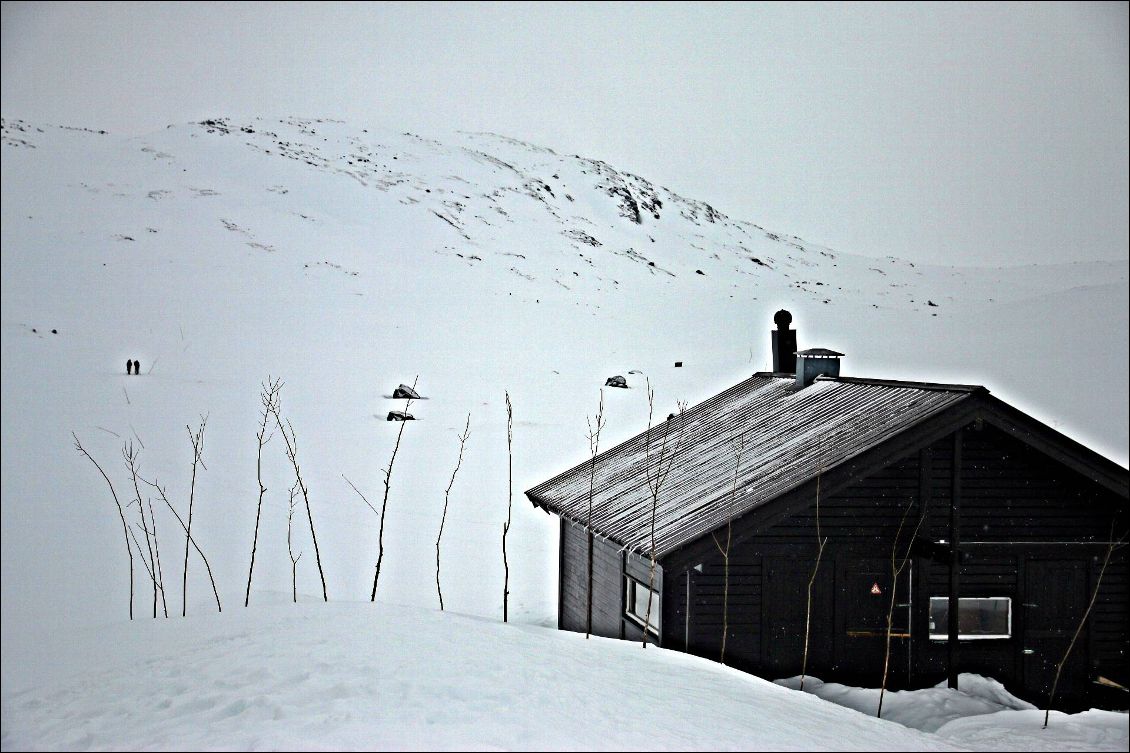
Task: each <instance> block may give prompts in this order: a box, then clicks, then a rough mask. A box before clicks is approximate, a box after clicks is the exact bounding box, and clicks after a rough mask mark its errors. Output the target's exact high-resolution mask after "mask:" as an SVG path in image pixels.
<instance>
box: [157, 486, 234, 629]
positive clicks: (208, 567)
mask: <svg viewBox="0 0 1130 753" xmlns="http://www.w3.org/2000/svg"><path fill="white" fill-rule="evenodd" d="M141 483H143V484H146V485H147V486H151V487H153V488H154V489H155V490H156V491H157V495H158V496H159V497H161V500H162V501H163V502H164V503H165V506H166V507H168V508H169V511H170V512H171V513H172V514H173V517H175V518H176V519H177V522H178V523H180V527H181V530H183V531H184V535H185V538H186V539H188V541H189V543H190V544H192V547H193V548H194V549H195V550H196V553H197V554H199V555H200V559H201V560H203V562H204V567H205V569H206V570H207V571H208V580H209V581H211V583H212V594H213V595H214V596H215V597H216V611H219V612H222V611H224V609H223V607H222V606H220V591H219V589H217V588H216V579H215V578H213V577H212V566H211V565H210V564H209V563H208V558H207V557H205V556H204V551H203V550H202V549H201V548H200V545H199V544H197V543H196V539H195V538H194V537H193V536H192V535H191V534H190V533H189V532H188V526H187V525H186V524H185V522H184V518H182V517H181V516H180V513H178V512H177V508H175V507H173V503H172V502H170V501H169V497H168V495H167V494H166V493H165V487H163V486H160V485H158V483H157V479H153V480H152V481H148V480H146V479H144V478H143V479H141Z"/></svg>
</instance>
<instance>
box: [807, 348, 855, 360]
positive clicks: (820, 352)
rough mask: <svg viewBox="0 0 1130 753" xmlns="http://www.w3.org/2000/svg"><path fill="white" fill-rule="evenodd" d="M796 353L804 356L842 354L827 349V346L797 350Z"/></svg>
mask: <svg viewBox="0 0 1130 753" xmlns="http://www.w3.org/2000/svg"><path fill="white" fill-rule="evenodd" d="M796 355H798V356H804V357H806V358H813V357H819V358H840V357H841V356H843V355H844V354H843V353H837V352H836V351H834V350H828V349H827V348H809V349H808V350H798V351H797V352H796Z"/></svg>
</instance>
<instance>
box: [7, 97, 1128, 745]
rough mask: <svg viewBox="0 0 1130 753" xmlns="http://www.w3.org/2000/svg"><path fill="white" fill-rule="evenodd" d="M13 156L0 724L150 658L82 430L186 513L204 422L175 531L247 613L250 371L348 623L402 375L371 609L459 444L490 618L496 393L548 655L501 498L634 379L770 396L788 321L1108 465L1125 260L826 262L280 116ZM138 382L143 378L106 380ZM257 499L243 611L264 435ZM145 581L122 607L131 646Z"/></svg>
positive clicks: (268, 535) (462, 599)
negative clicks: (117, 650) (509, 414)
mask: <svg viewBox="0 0 1130 753" xmlns="http://www.w3.org/2000/svg"><path fill="white" fill-rule="evenodd" d="M2 130H3V145H2V146H0V155H2V157H3V161H2V181H3V208H2V225H0V228H2V229H0V233H2V249H3V254H2V261H0V264H2V279H3V289H2V299H0V327H2V336H3V341H2V342H3V359H2V397H3V446H2V450H3V452H2V464H3V475H2V505H3V509H2V511H3V516H2V520H3V524H2V525H3V528H2V546H3V572H2V580H0V587H2V590H3V677H2V679H3V689H4V696H5V698H6V699H7V698H9V697H10V694H11V693H13V692H15V691H16V690H18V689H22V688H27V687H32V686H35V685H37V684H38V683H39V682H40V680H41V678H42V677H43V676H45V675H47V676H54V675H55V674H56V672H55V671H54V670H57V669H59V667H55V666H52V665H53V662H55V661H57V660H58V659H57V657H63V656H66V657H72V656H74V654H73V653H69V652H67V651H64V648H65V647H68V646H70V644H71V643H72V642H73V640H74V637H75V636H77V635H84V636H89V635H90V634H91V631H93V633H94V634H98V633H99V631H102V632H106V633H108V634H112V635H114V636H115V637H114V639H113V640H123V639H122V638H121V635H122V633H123V632H124V631H129V630H137V629H140V628H139V627H138V626H137V625H136V624H135V625H132V626H131V625H127V624H125V621H126V615H127V606H128V589H129V576H128V572H129V571H128V560H127V558H126V552H125V545H124V543H123V539H122V530H121V524H120V522H119V520H118V516H117V512H116V510H115V508H114V505H113V500H112V498H111V496H110V493H109V489H108V488H107V486H106V484H105V482H104V481H103V479H102V478H101V477H100V476H99V475H98V473H97V471H96V469H95V468H94V467H93V466H92V465H91V464H90V463H89V462H88V461H87V460H86V459H85V458H83V457H81V456H80V455H79V454H78V453H76V452H75V451H74V448H73V439H72V436H71V434H72V432H74V434H75V435H77V436H78V438H79V439H80V440H81V442H82V443H83V445H84V446H85V447H86V448H87V449H88V450H89V451H90V452H91V454H92V455H93V456H94V457H95V458H96V459H97V460H98V461H99V462H100V463H101V464H102V466H103V468H105V469H106V470H107V473H109V474H110V476H111V479H112V480H113V482H114V484H115V487H116V490H117V492H118V494H119V495H120V496H121V497H122V498H123V503H124V502H126V501H128V500H129V499H132V496H133V490H132V487H131V486H130V485H129V483H128V481H129V479H128V475H127V474H126V472H125V470H124V467H123V465H122V460H121V451H122V447H123V444H125V443H127V442H131V441H132V442H133V443H134V445H135V447H136V448H139V449H140V451H141V454H140V465H141V473H142V475H143V476H144V477H145V478H147V479H150V480H152V479H153V478H154V477H156V478H157V479H158V480H159V481H160V482H161V483H162V484H167V485H168V492H169V496H170V500H171V501H172V502H173V504H175V505H177V507H178V509H179V510H180V511H181V512H182V513H183V512H185V511H187V506H188V494H189V477H190V473H191V446H190V444H189V441H188V436H187V432H186V430H185V427H186V426H192V427H193V428H195V427H196V426H197V424H198V423H199V421H200V416H201V415H207V430H206V436H205V447H204V462H205V464H206V470H202V471H200V473H199V475H198V479H197V483H196V488H195V507H194V519H193V534H194V537H195V538H196V539H197V541H198V542H199V544H200V546H201V547H202V548H203V549H204V551H205V553H206V554H207V555H208V557H209V559H210V561H211V565H212V568H213V570H214V572H215V576H216V580H217V583H218V585H219V591H220V597H221V600H222V603H223V609H224V613H225V616H226V615H227V614H228V613H229V612H238V611H239V610H242V603H243V595H244V588H245V586H246V581H247V567H248V560H249V558H250V553H251V539H252V532H253V530H254V526H255V518H256V501H257V499H258V495H259V487H258V483H257V481H256V452H255V451H256V438H255V434H256V431H257V429H258V420H259V417H258V411H259V391H260V384H261V383H262V382H263V381H264V380H265V379H267V378H268V376H272V377H278V378H281V379H282V380H283V381H284V382H285V386H284V387H283V391H282V400H283V414H284V416H285V418H288V419H289V420H290V421H291V422H292V424H293V427H294V430H295V432H296V435H297V439H298V459H299V461H300V462H301V465H302V469H303V475H304V478H305V481H306V484H307V486H308V487H309V492H310V504H311V511H312V514H313V518H314V523H315V524H316V526H317V534H318V543H319V545H320V551H321V559H322V562H323V565H324V566H325V574H326V581H327V588H328V595H329V599H330V600H331V601H332V602H341V601H358V602H361V601H367V600H368V597H369V592H370V588H371V586H372V580H373V565H374V563H375V561H376V557H377V530H378V523H379V521H378V519H377V517H376V516H375V515H374V514H373V513H372V512H371V511H370V510H369V509H368V508H367V507H366V506H365V504H364V503H363V502H362V501H361V499H360V498H359V497H358V495H357V494H356V493H355V492H354V491H353V490H352V489H350V487H349V485H348V483H347V482H346V480H345V479H344V478H343V476H344V477H346V478H348V479H349V481H351V482H353V483H354V484H356V485H357V487H358V488H359V489H360V490H361V491H363V492H364V493H365V494H366V496H367V497H368V499H369V500H370V501H378V502H379V500H380V499H381V497H382V495H383V491H384V487H383V485H382V480H383V475H382V472H381V471H382V469H383V468H385V467H386V466H387V465H388V461H389V457H390V454H391V452H392V450H393V447H394V444H395V442H396V439H397V432H398V431H399V430H400V429H401V426H402V425H401V424H400V423H396V422H388V421H386V420H385V417H386V414H387V413H388V411H390V410H399V409H402V408H403V407H404V405H403V401H401V400H392V399H391V398H390V396H391V394H392V390H393V389H394V388H395V387H396V386H397V385H398V384H401V383H406V384H411V383H412V382H413V380H414V379H416V378H417V377H418V389H419V390H420V392H421V393H422V394H423V395H424V396H425V397H426V398H427V399H426V400H421V401H418V402H414V403H413V404H412V406H411V408H410V411H411V412H412V413H413V414H414V415H415V416H416V418H417V419H419V420H418V421H415V422H412V423H409V424H405V425H403V426H404V435H403V440H402V442H401V445H400V450H399V454H398V457H397V461H396V465H395V467H394V470H393V474H392V478H391V486H390V491H389V501H388V516H387V520H386V525H385V536H384V544H385V555H384V560H383V566H382V571H381V580H380V588H379V591H378V595H377V601H378V605H377V612H376V614H383V613H382V612H381V611H380V610H381V607H382V605H392V604H399V605H411V606H414V607H419V608H425V609H434V608H435V607H436V606H437V599H436V591H435V541H436V534H437V531H438V527H439V521H440V515H441V512H442V509H443V502H444V490H445V488H446V487H447V485H448V482H449V480H450V476H451V471H452V469H453V467H454V464H455V460H456V456H457V453H458V448H459V445H458V440H457V438H456V435H457V433H458V432H459V431H460V430H461V429H462V428H463V426H464V421H465V420H466V417H467V415H468V414H470V417H471V418H470V422H471V437H470V439H469V441H468V443H467V451H466V457H465V460H464V464H463V467H462V468H461V470H460V472H459V475H458V477H457V478H456V480H455V483H454V485H453V488H452V491H451V506H450V510H449V512H448V517H447V522H446V527H445V529H444V539H443V549H442V557H443V591H444V601H445V606H446V608H447V609H448V610H449V611H451V612H455V613H457V614H461V615H472V616H475V617H479V618H489V619H492V620H493V619H497V618H498V617H500V615H501V609H502V590H503V563H502V556H501V534H502V525H503V523H504V521H505V520H506V518H507V501H508V477H507V467H508V454H507V440H506V430H507V421H506V412H505V405H504V396H505V393H506V392H507V391H508V392H509V394H510V397H511V399H512V402H513V406H514V427H513V443H514V444H513V483H512V492H513V521H514V522H513V527H512V529H511V531H510V538H509V544H508V547H509V551H510V558H511V559H510V571H511V578H510V589H511V597H510V599H511V601H510V611H511V616H512V619H513V620H515V621H516V622H518V623H520V624H522V625H526V626H531V625H553V624H555V615H556V598H557V597H556V586H555V582H556V568H557V548H556V540H557V527H556V520H555V519H552V518H550V517H548V516H546V515H544V514H543V513H541V512H535V511H534V510H532V508H531V507H530V505H529V503H528V502H526V501H525V499H524V497H523V496H522V495H521V492H522V491H523V490H525V489H527V488H530V487H531V486H533V485H535V484H537V483H539V482H541V481H543V480H545V479H546V478H548V477H550V476H551V475H553V474H555V473H557V472H559V471H561V470H563V469H565V468H567V467H568V466H570V465H572V464H574V463H576V462H578V461H579V460H581V459H582V458H583V457H585V454H586V452H587V448H588V444H587V440H586V438H585V416H586V415H587V414H591V413H592V412H594V411H595V409H596V405H597V400H598V397H599V394H598V390H599V388H600V387H601V385H603V383H604V380H605V378H606V377H608V376H611V375H614V374H621V375H624V376H626V377H627V378H628V382H629V385H630V386H631V389H628V390H605V403H606V411H605V412H606V417H607V420H608V424H607V426H608V428H607V430H606V435H605V439H604V440H603V441H602V444H604V445H605V446H611V445H612V444H613V443H614V442H616V441H619V440H621V439H624V438H627V437H628V436H630V435H632V434H634V433H636V432H638V431H640V430H641V429H642V428H644V427H645V425H646V421H647V413H648V405H647V397H646V390H645V389H644V385H645V378H647V379H650V382H651V385H652V386H653V387H654V388H655V390H656V395H657V397H656V401H657V407H656V411H657V412H662V415H666V413H665V412H666V411H669V410H671V409H673V408H674V406H675V403H676V401H679V400H687V401H690V402H691V403H694V402H697V401H700V400H702V399H705V398H707V397H709V396H711V395H713V394H715V393H716V392H718V391H720V390H722V389H724V388H726V387H728V386H730V385H732V384H734V383H736V382H737V381H739V380H740V379H743V378H745V377H747V376H748V375H749V374H750V373H752V372H753V371H757V370H762V369H767V368H769V367H770V360H769V359H770V356H769V349H768V343H769V329H770V328H771V326H772V315H773V312H774V311H776V310H777V309H779V308H788V309H789V310H791V311H792V312H793V315H794V318H795V322H794V324H795V326H796V327H797V329H798V332H799V342H800V344H801V347H813V346H824V347H830V348H835V349H837V350H839V351H842V352H845V353H847V358H846V359H845V361H844V367H843V368H844V373H845V374H846V375H849V376H850V375H858V376H869V377H889V378H901V379H917V380H924V381H955V382H965V383H981V384H984V385H986V386H987V387H989V388H990V390H992V392H993V394H995V395H997V396H998V397H1000V398H1002V399H1004V400H1007V401H1009V402H1011V403H1013V404H1014V405H1016V406H1017V407H1019V408H1021V409H1023V410H1026V411H1028V412H1030V413H1032V414H1034V415H1036V416H1037V417H1039V418H1041V419H1043V420H1045V421H1047V422H1048V423H1050V424H1051V425H1053V426H1056V427H1057V428H1058V429H1060V430H1061V431H1064V432H1065V433H1068V434H1069V435H1070V436H1073V437H1075V438H1077V439H1080V440H1081V441H1084V442H1085V443H1087V444H1089V445H1091V446H1093V447H1094V448H1095V449H1097V450H1099V451H1100V452H1103V453H1104V454H1106V455H1108V456H1110V457H1112V458H1114V459H1115V460H1117V461H1118V462H1120V463H1123V464H1125V463H1126V462H1127V461H1126V458H1127V437H1128V428H1127V426H1128V419H1127V392H1128V388H1127V387H1128V384H1127V369H1126V364H1127V313H1126V312H1127V273H1128V269H1127V263H1126V262H1095V263H1079V264H1072V265H1063V266H1057V267H1047V266H1036V267H1023V268H1015V269H1012V268H1010V269H966V268H947V267H929V266H923V265H914V264H911V263H909V262H906V261H902V260H899V259H894V258H886V259H873V258H868V257H864V256H855V255H850V254H845V253H841V252H839V251H836V250H832V249H828V248H824V247H821V246H819V245H817V244H814V243H809V242H807V241H804V240H802V239H799V238H795V237H792V236H789V235H787V234H784V233H780V232H777V231H774V230H773V229H766V228H761V227H759V226H757V225H755V224H752V223H749V222H745V221H740V220H737V219H734V218H729V217H726V216H724V215H722V214H721V213H720V212H718V211H717V210H715V209H714V208H712V207H711V206H710V205H709V204H707V203H705V202H703V201H697V200H693V199H688V198H683V197H681V196H679V195H678V194H676V193H674V192H672V191H670V190H668V189H666V188H663V187H660V186H656V185H653V184H651V183H649V182H648V181H647V180H645V179H644V178H641V177H638V176H635V175H632V174H630V173H626V172H622V171H620V170H618V169H616V168H613V167H612V166H610V165H608V164H606V163H604V162H601V161H597V160H593V159H587V158H584V157H577V156H570V155H562V154H557V153H555V152H553V151H552V150H550V149H546V148H543V147H538V146H533V145H530V144H525V143H522V142H520V141H515V140H513V139H509V138H505V137H501V136H496V135H491V134H464V133H457V134H453V135H451V136H445V137H443V138H442V140H434V139H431V138H425V137H422V136H416V135H412V134H391V133H376V132H369V131H368V130H367V129H365V128H364V127H361V126H358V125H356V124H345V123H339V122H329V121H321V120H302V119H293V118H291V119H284V120H268V119H258V118H255V119H247V120H244V121H236V120H211V121H206V122H205V123H200V124H184V125H175V126H170V127H169V128H167V129H165V130H163V131H160V132H157V133H154V134H151V135H149V136H146V137H141V138H123V137H119V136H116V135H114V134H107V133H100V132H93V131H88V130H85V129H82V128H69V127H60V126H54V125H47V124H32V123H26V122H23V121H18V120H11V119H7V118H5V120H4V121H3V128H2ZM881 232H882V228H876V233H881ZM923 232H924V233H926V232H929V229H928V228H924V229H923ZM127 358H129V359H133V358H136V359H138V360H139V361H140V363H141V374H140V375H138V376H127V375H126V374H125V373H124V370H125V366H124V362H125V361H126V359H127ZM676 361H681V362H682V363H683V364H684V366H683V367H682V368H674V363H675V362H676ZM263 478H264V483H265V485H266V487H267V489H268V491H267V494H266V496H265V501H264V508H263V520H262V524H261V528H260V533H259V536H260V538H259V548H258V554H257V558H256V565H255V574H254V583H253V588H252V593H251V602H252V605H255V604H256V603H257V601H258V599H260V598H265V597H266V595H267V594H269V593H278V592H282V593H289V591H290V585H291V584H290V561H289V558H288V555H287V549H286V530H287V489H288V487H289V486H290V485H291V484H292V483H293V480H294V479H293V470H292V469H291V468H290V466H289V464H288V461H287V458H286V456H285V454H284V452H283V447H282V442H281V439H280V438H279V437H278V436H276V437H275V439H274V440H272V442H271V443H269V444H268V445H267V447H266V449H265V451H264V457H263ZM132 510H133V512H134V514H135V515H136V507H135V508H132ZM157 524H158V531H159V534H160V535H161V536H162V538H161V547H162V556H163V557H164V558H165V564H164V567H165V573H164V575H165V580H166V583H167V584H172V583H174V582H175V584H176V586H175V588H172V587H170V589H169V593H168V602H169V611H170V613H173V612H175V613H176V614H177V615H179V614H180V608H181V602H180V597H181V593H180V582H181V563H182V560H183V556H184V551H183V547H184V541H183V537H182V538H181V540H180V544H179V546H180V552H179V553H178V552H177V536H176V535H175V530H176V529H177V526H178V524H177V523H176V520H175V519H174V518H173V517H172V515H171V514H168V513H166V512H161V511H159V512H158V515H157ZM294 533H295V548H296V549H297V550H300V551H302V552H303V556H302V558H301V560H300V562H299V564H298V590H299V593H300V594H301V595H302V597H303V598H306V599H307V600H309V599H310V598H312V597H314V596H315V595H316V596H317V597H318V598H320V596H321V586H320V582H319V579H318V574H317V570H316V569H315V567H314V553H313V550H312V542H311V541H310V540H309V528H308V526H307V521H306V518H305V515H304V513H303V511H302V510H300V511H299V513H297V514H296V516H295V529H294ZM137 567H138V573H137V576H136V577H137V583H138V590H139V596H138V598H137V599H136V601H135V610H136V612H137V614H138V616H139V618H142V617H149V616H150V615H151V613H152V612H151V606H152V593H151V591H150V592H148V593H147V592H146V589H145V583H144V580H145V577H146V576H145V575H144V572H143V571H142V570H141V566H140V563H139V564H138V565H137ZM187 602H188V603H187V610H188V613H189V615H190V617H193V616H201V615H202V614H205V613H208V612H209V611H212V612H214V611H215V604H214V601H213V598H212V592H211V587H210V585H209V583H208V579H207V575H206V573H205V571H204V567H203V564H202V563H201V561H200V560H199V559H198V558H196V555H195V554H193V557H192V558H191V559H190V560H189V573H188V597H187ZM352 614H354V615H355V614H357V613H352ZM233 619H243V618H235V617H233ZM350 619H354V620H357V619H360V618H357V617H355V616H354V617H351V618H350ZM156 627H157V626H149V627H147V628H145V630H146V631H147V632H146V635H151V634H153V631H154V630H155V629H156ZM178 629H184V628H178ZM84 631H85V632H84ZM147 640H148V639H147ZM154 640H158V639H156V638H155V639H154ZM560 640H567V638H565V637H562V638H561V639H560ZM83 641H85V642H84V643H82V645H96V644H95V643H92V642H90V641H89V639H88V638H84V639H83ZM92 650H93V649H92ZM782 692H783V691H782ZM11 708H14V707H12V706H8V705H6V706H5V712H4V713H5V728H7V727H8V723H9V717H8V714H9V709H11ZM72 743H74V744H77V742H76V741H72ZM60 744H63V743H60ZM139 744H140V743H139ZM249 744H250V743H249ZM273 744H281V742H280V741H275V743H273ZM343 744H345V743H343ZM484 744H486V743H484ZM650 744H651V743H648V745H650Z"/></svg>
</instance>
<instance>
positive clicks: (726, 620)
mask: <svg viewBox="0 0 1130 753" xmlns="http://www.w3.org/2000/svg"><path fill="white" fill-rule="evenodd" d="M737 445H738V446H737V450H736V455H737V462H736V463H735V464H734V486H733V488H732V489H731V490H730V509H729V511H728V513H727V515H726V546H725V547H723V546H722V543H721V542H720V541H718V536H717V535H715V534H713V533H712V534H711V536H712V537H713V538H714V546H716V547H718V552H719V554H721V555H722V651H721V653H720V654H719V658H718V661H719V662H721V663H722V664H725V663H726V636H727V634H728V633H729V632H730V543H731V542H732V541H733V527H734V509H735V502H736V501H737V497H738V477H739V475H740V473H741V468H742V454H743V452H744V450H745V436H744V435H743V436H741V437H738V442H737ZM688 577H689V576H688Z"/></svg>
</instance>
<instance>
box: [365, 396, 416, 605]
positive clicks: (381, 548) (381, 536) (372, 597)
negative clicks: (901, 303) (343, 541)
mask: <svg viewBox="0 0 1130 753" xmlns="http://www.w3.org/2000/svg"><path fill="white" fill-rule="evenodd" d="M419 379H420V375H419V374H417V375H416V378H415V379H413V380H412V391H413V392H415V391H416V382H417V381H419ZM410 405H412V398H408V400H407V402H405V403H404V412H405V414H407V413H408V406H410ZM407 424H408V422H407V421H401V423H400V430H399V431H398V432H397V433H396V444H395V445H394V446H393V448H392V457H390V458H389V461H388V468H385V469H384V471H383V472H384V476H385V480H384V485H385V494H384V499H383V501H382V502H381V525H380V529H379V530H378V532H377V569H376V572H374V573H373V592H372V593H371V594H369V601H376V600H377V581H378V580H380V578H381V562H382V561H383V560H384V557H385V513H386V512H387V511H388V492H389V489H391V488H392V466H393V464H395V463H396V454H397V453H398V452H400V439H401V438H402V437H403V436H404V427H405V426H406V425H407ZM366 502H368V500H366Z"/></svg>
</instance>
